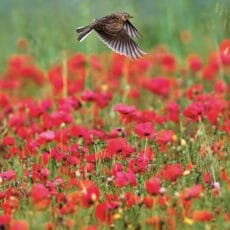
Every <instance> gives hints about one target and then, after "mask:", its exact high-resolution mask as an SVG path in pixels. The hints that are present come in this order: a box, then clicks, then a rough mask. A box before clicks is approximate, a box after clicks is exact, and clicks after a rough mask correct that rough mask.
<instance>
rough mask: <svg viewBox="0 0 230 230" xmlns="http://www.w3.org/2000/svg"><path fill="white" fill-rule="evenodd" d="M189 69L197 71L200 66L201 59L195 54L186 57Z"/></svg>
mask: <svg viewBox="0 0 230 230" xmlns="http://www.w3.org/2000/svg"><path fill="white" fill-rule="evenodd" d="M187 62H188V65H189V69H190V71H192V72H197V71H198V70H200V69H201V67H202V60H201V58H200V56H199V55H197V54H190V55H189V56H188V58H187Z"/></svg>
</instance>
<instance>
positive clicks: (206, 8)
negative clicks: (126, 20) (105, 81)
mask: <svg viewBox="0 0 230 230" xmlns="http://www.w3.org/2000/svg"><path fill="white" fill-rule="evenodd" d="M229 9H230V3H229V1H227V0H218V1H216V0H192V1H191V0H190V1H189V0H176V1H172V0H162V1H151V0H143V1H138V0H126V1H123V0H116V1H113V2H111V1H102V0H96V1H89V0H85V1H80V0H68V1H62V0H49V1H44V0H31V1H29V0H21V1H18V0H1V1H0V19H1V20H0V34H1V36H0V50H1V52H0V63H1V64H0V68H3V66H4V64H5V61H6V57H8V56H9V55H10V54H12V53H13V52H18V50H17V47H16V41H17V39H18V38H20V37H24V38H26V39H28V41H29V51H28V52H29V53H31V54H32V55H34V56H35V57H36V58H37V59H38V61H39V63H40V64H41V65H42V66H43V67H47V66H48V65H49V64H50V63H51V62H55V61H56V60H58V59H59V58H60V56H61V51H62V50H67V51H69V52H70V53H73V52H86V53H97V52H103V51H106V50H107V47H105V45H104V44H102V43H101V42H100V41H99V39H98V38H96V36H95V34H92V35H91V36H89V38H87V41H84V42H83V43H78V42H77V41H76V33H75V29H76V28H77V27H79V26H82V25H86V24H88V23H89V22H90V21H92V20H93V19H94V18H99V17H101V16H104V15H107V14H110V13H112V12H116V11H127V12H130V14H131V15H133V16H134V17H135V18H134V20H133V22H134V23H135V25H136V26H137V27H138V28H139V30H140V31H141V33H142V35H143V36H142V38H141V39H140V41H139V43H140V44H141V45H142V46H143V47H144V49H145V50H146V51H148V50H151V49H152V48H153V47H154V46H155V45H156V44H158V43H163V44H166V45H169V46H170V48H171V49H172V51H173V52H174V53H176V54H179V55H180V54H184V53H187V52H189V51H191V50H193V51H194V50H195V51H197V52H200V53H202V50H204V48H203V47H204V46H205V44H206V42H205V41H204V38H205V37H206V38H209V39H210V42H211V43H212V44H211V45H213V46H215V45H216V44H217V42H219V41H220V40H221V39H223V38H225V37H228V36H229V34H230V31H229V28H230V10H229ZM184 30H185V31H190V32H191V33H192V36H193V41H192V42H191V43H190V44H189V46H182V45H181V40H180V37H179V34H180V32H181V31H184Z"/></svg>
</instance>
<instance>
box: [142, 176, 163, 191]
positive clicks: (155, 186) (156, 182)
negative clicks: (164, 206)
mask: <svg viewBox="0 0 230 230" xmlns="http://www.w3.org/2000/svg"><path fill="white" fill-rule="evenodd" d="M160 188H161V180H160V178H159V177H152V178H150V179H149V180H147V181H146V182H145V189H146V191H147V192H148V193H149V194H150V195H157V194H158V193H159V191H160Z"/></svg>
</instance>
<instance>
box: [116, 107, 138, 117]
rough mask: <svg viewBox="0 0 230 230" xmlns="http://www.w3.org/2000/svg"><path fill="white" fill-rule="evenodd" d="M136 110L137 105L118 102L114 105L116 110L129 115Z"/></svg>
mask: <svg viewBox="0 0 230 230" xmlns="http://www.w3.org/2000/svg"><path fill="white" fill-rule="evenodd" d="M135 110H136V108H135V106H129V105H125V104H117V105H115V106H114V111H116V112H119V113H120V114H123V115H127V114H130V113H133V112H134V111H135Z"/></svg>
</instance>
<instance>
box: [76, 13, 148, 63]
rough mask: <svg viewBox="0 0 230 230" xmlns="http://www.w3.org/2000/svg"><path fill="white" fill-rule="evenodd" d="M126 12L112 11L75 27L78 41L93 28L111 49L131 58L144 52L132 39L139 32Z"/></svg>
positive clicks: (138, 56)
mask: <svg viewBox="0 0 230 230" xmlns="http://www.w3.org/2000/svg"><path fill="white" fill-rule="evenodd" d="M131 18H133V17H132V16H131V15H129V14H128V13H125V12H122V13H114V14H111V15H108V16H105V17H102V18H100V19H94V21H93V22H92V23H91V24H89V25H88V26H85V27H80V28H77V30H76V32H77V33H78V41H80V42H81V41H83V40H84V39H85V38H86V37H87V36H88V35H89V34H90V33H91V32H92V31H93V30H94V31H96V33H97V35H98V36H99V38H100V39H101V40H102V41H103V42H104V43H105V44H106V45H107V46H108V47H109V48H111V49H112V50H113V51H115V52H117V53H119V54H122V55H125V56H127V57H129V58H132V59H138V58H140V57H143V55H144V54H146V53H145V52H144V51H143V50H142V49H141V48H140V47H139V46H138V45H137V43H136V42H135V41H134V40H133V38H135V37H138V36H139V35H140V33H139V32H138V30H137V29H136V28H135V26H134V25H133V24H132V23H131V22H130V20H129V19H131Z"/></svg>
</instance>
